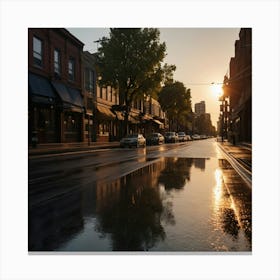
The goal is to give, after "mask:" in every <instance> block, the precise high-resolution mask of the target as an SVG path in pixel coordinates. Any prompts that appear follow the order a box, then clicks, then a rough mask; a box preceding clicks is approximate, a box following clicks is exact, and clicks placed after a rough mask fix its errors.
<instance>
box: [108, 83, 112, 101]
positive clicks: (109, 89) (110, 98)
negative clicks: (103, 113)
mask: <svg viewBox="0 0 280 280" xmlns="http://www.w3.org/2000/svg"><path fill="white" fill-rule="evenodd" d="M107 100H108V101H112V87H111V86H108V87H107Z"/></svg>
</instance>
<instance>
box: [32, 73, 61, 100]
mask: <svg viewBox="0 0 280 280" xmlns="http://www.w3.org/2000/svg"><path fill="white" fill-rule="evenodd" d="M28 89H29V90H28V95H29V96H30V98H31V99H32V102H34V103H43V104H54V103H55V98H56V95H55V92H54V90H53V88H52V86H51V83H50V82H49V81H48V79H47V78H44V77H41V76H39V75H35V74H32V73H28Z"/></svg>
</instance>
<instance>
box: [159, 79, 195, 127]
mask: <svg viewBox="0 0 280 280" xmlns="http://www.w3.org/2000/svg"><path fill="white" fill-rule="evenodd" d="M158 101H159V103H160V106H161V108H162V109H163V110H164V111H165V112H166V113H167V117H168V119H169V124H170V129H173V130H176V131H178V130H179V129H181V130H182V129H185V130H186V129H187V127H188V123H189V122H191V119H192V117H191V116H192V107H191V90H190V89H186V87H185V86H184V84H183V83H181V82H178V81H176V82H169V83H167V84H166V85H165V86H164V87H163V88H162V90H161V91H160V93H159V98H158Z"/></svg>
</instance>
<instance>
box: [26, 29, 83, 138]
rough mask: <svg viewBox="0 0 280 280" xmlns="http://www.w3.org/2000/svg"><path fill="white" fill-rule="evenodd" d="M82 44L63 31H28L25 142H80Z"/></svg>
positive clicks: (81, 133) (81, 120)
mask: <svg viewBox="0 0 280 280" xmlns="http://www.w3.org/2000/svg"><path fill="white" fill-rule="evenodd" d="M83 45H84V44H83V43H82V42H81V41H79V40H78V39H77V38H76V37H74V36H73V35H72V34H71V33H69V32H68V31H67V30H66V29H64V28H30V29H29V30H28V129H29V143H30V142H31V138H32V133H34V132H36V133H37V136H38V142H39V143H51V142H79V141H83V132H82V131H83V114H84V111H85V108H84V101H83V96H82V72H81V53H82V50H83Z"/></svg>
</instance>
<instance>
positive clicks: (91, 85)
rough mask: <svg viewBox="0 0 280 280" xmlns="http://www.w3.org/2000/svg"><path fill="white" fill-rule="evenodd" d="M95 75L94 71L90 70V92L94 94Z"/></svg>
mask: <svg viewBox="0 0 280 280" xmlns="http://www.w3.org/2000/svg"><path fill="white" fill-rule="evenodd" d="M93 75H94V74H93V71H92V70H89V91H90V92H93V79H94V76H93Z"/></svg>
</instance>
